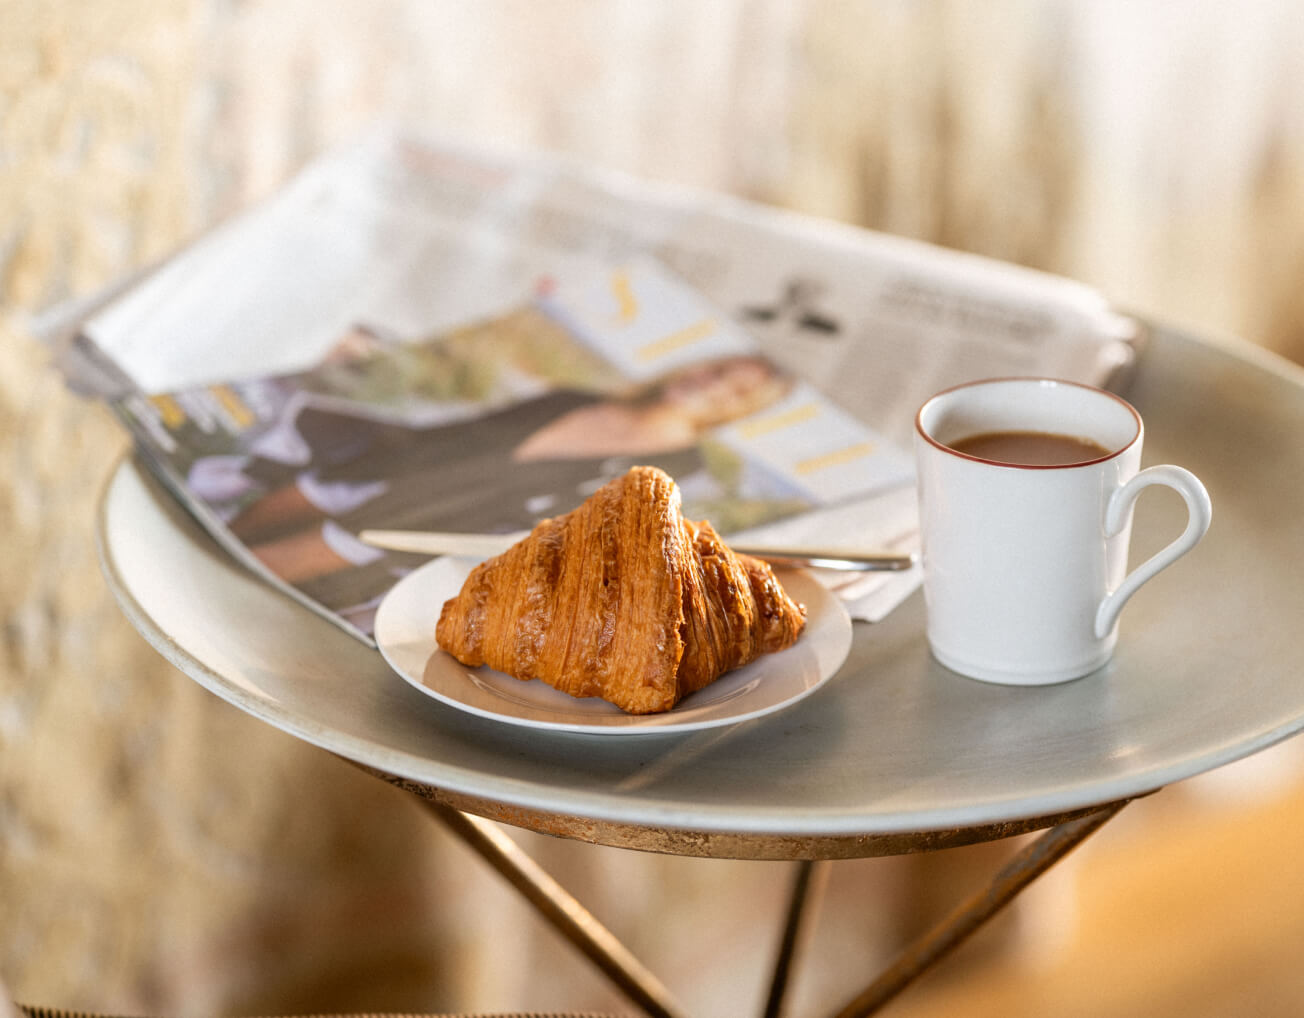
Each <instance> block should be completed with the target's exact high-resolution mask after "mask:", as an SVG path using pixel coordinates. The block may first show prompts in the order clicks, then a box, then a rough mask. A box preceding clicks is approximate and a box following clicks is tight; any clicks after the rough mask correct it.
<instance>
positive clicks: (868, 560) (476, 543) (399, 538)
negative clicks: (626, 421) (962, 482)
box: [358, 530, 915, 572]
mask: <svg viewBox="0 0 1304 1018" xmlns="http://www.w3.org/2000/svg"><path fill="white" fill-rule="evenodd" d="M528 534H529V531H528V530H520V531H516V532H514V533H509V534H456V533H448V532H443V531H434V530H364V531H363V532H362V533H361V534H359V535H358V536H359V537H360V538H361V539H362V540H363V541H364V542H365V543H367V544H370V545H372V546H373V547H376V548H388V549H389V550H390V551H406V552H414V553H416V554H418V555H468V556H471V557H473V558H490V557H491V556H493V555H501V554H502V553H503V552H505V551H506V550H507V549H508V548H510V547H511V546H512V545H513V544H515V543H516V542H517V541H519V540H521V539H522V538H523V537H525V536H526V535H528ZM727 543H728V545H729V547H730V548H732V549H733V550H734V551H736V552H741V553H742V554H744V555H751V556H753V557H754V558H759V559H764V560H765V561H766V562H769V563H770V564H771V565H776V566H796V567H801V566H813V567H815V568H818V569H841V570H845V571H848V572H901V571H902V570H905V569H909V568H910V567H911V566H913V565H914V564H915V557H914V556H913V555H897V554H892V553H890V552H859V551H854V550H848V549H831V548H778V547H772V546H768V545H753V544H747V543H745V542H743V543H735V542H733V541H729V542H727Z"/></svg>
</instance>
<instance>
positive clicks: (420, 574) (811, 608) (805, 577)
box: [373, 556, 853, 737]
mask: <svg viewBox="0 0 1304 1018" xmlns="http://www.w3.org/2000/svg"><path fill="white" fill-rule="evenodd" d="M450 561H451V562H453V563H454V568H456V569H458V570H459V571H460V570H461V568H462V565H465V566H466V567H467V571H468V572H469V570H470V568H471V567H472V566H474V565H475V564H476V563H477V562H479V561H481V560H480V559H474V558H466V557H458V556H441V557H439V558H436V559H432V560H431V561H429V562H426V563H424V564H422V565H421V566H419V567H417V568H416V569H414V570H413V571H412V572H411V573H409V574H408V575H406V576H404V577H403V578H402V579H401V580H399V582H398V583H396V584H395V585H394V586H393V587H392V588H390V590H389V591H388V592H387V593H386V594H385V596H384V598H383V599H382V600H381V603H380V605H379V606H378V608H377V609H376V617H375V625H374V628H373V635H374V637H375V641H376V646H377V649H378V650H379V651H380V654H381V657H382V658H383V659H384V661H385V663H386V664H387V665H388V666H389V668H390V670H391V671H393V672H394V673H395V674H397V675H398V676H399V677H400V678H401V679H403V681H404V682H406V683H407V684H408V685H410V686H412V687H414V688H416V689H417V690H419V691H420V692H422V693H423V694H425V695H426V696H428V697H431V698H433V699H434V700H436V701H437V702H439V703H441V704H444V705H445V706H447V707H450V708H452V709H455V710H460V711H463V712H465V713H468V714H472V715H474V716H476V717H480V718H484V719H485V720H488V721H493V722H497V723H500V724H508V725H513V726H515V727H518V728H527V729H532V730H535V731H540V732H557V733H566V734H579V735H592V736H625V737H628V736H644V735H648V736H650V735H672V734H677V733H681V732H695V731H703V730H706V729H711V728H722V727H727V726H730V725H735V724H741V723H742V722H744V721H751V720H755V719H757V718H761V717H765V716H767V715H769V714H774V713H777V712H778V711H781V710H784V709H786V708H788V707H790V706H793V705H794V704H796V703H798V702H800V701H801V700H804V699H805V698H806V697H808V696H810V695H811V694H813V693H814V692H816V691H817V690H818V689H820V688H821V687H823V686H824V685H825V684H827V683H828V682H829V681H830V680H831V679H832V678H833V677H834V676H835V675H836V674H837V673H838V672H839V671H840V670H841V668H842V666H843V664H844V663H845V662H846V660H847V657H848V656H849V655H850V652H851V646H852V638H853V631H852V622H851V616H850V613H848V611H847V609H846V606H845V605H843V603H842V601H841V600H840V599H839V598H838V596H837V595H836V594H835V593H833V592H832V591H830V590H828V589H827V588H826V587H824V586H823V585H822V584H821V583H820V582H819V581H818V580H817V579H816V578H815V576H814V575H813V574H812V573H810V571H809V570H805V569H775V575H776V576H778V577H779V581H780V583H781V584H783V585H784V588H785V590H788V591H789V594H790V596H792V597H793V599H794V600H796V601H799V602H802V603H804V604H805V606H806V611H807V622H806V630H805V631H804V632H803V634H802V638H807V639H808V640H809V639H811V638H814V637H815V636H816V635H818V637H819V638H821V639H822V640H825V641H829V644H828V646H827V649H826V650H825V652H824V653H823V654H821V653H820V647H821V645H820V644H817V646H816V647H815V648H810V645H809V642H808V643H807V644H806V647H807V648H808V649H811V652H813V653H815V654H816V668H817V670H818V671H819V675H818V677H817V678H816V679H815V681H813V682H809V683H806V684H804V685H803V686H802V687H801V688H798V689H796V690H795V691H794V692H793V693H792V694H791V695H789V696H787V697H784V698H782V699H778V700H776V701H774V702H771V703H768V704H767V705H765V706H763V707H757V708H755V709H752V710H748V711H745V712H742V713H738V714H725V715H714V716H710V717H706V718H698V719H696V720H678V721H676V720H667V719H670V718H673V717H674V715H675V712H676V711H679V710H682V709H683V707H684V704H685V702H687V700H689V699H691V697H692V696H696V695H698V694H699V693H704V692H707V691H708V690H711V689H712V688H713V687H714V686H715V683H712V684H711V685H709V686H707V687H705V688H704V689H702V690H699V691H698V693H694V694H690V696H689V697H686V698H685V700H684V701H681V702H680V703H679V704H678V705H676V706H675V707H674V708H672V709H671V710H669V711H665V712H662V713H659V714H645V715H634V714H625V713H624V712H621V713H620V714H609V713H607V712H606V711H605V710H604V712H603V716H605V717H608V718H610V719H611V720H610V722H609V723H592V722H586V721H581V720H573V721H562V720H556V721H551V720H545V719H538V718H529V717H525V716H522V715H513V714H509V713H504V712H498V711H494V710H491V709H489V708H484V707H480V706H478V705H476V704H471V703H467V702H466V701H464V700H460V699H458V698H456V697H454V696H451V695H445V694H444V693H443V692H441V691H440V690H438V689H435V688H434V687H432V686H430V685H428V684H427V683H426V682H425V681H424V673H425V669H424V668H423V670H422V674H421V675H413V674H412V673H411V672H409V670H408V669H407V668H406V667H405V665H404V664H403V663H401V662H400V661H398V660H396V657H397V654H396V650H395V646H394V643H393V641H389V640H386V639H385V638H384V637H383V636H382V627H385V626H387V625H388V624H389V622H390V620H391V618H392V616H393V615H394V613H395V612H397V611H401V610H402V607H403V606H406V601H405V599H406V598H408V597H409V596H411V592H412V591H413V590H415V589H418V588H419V587H420V585H421V584H422V583H424V582H428V577H429V576H430V575H431V574H432V573H434V572H436V571H438V570H439V569H441V568H443V569H446V568H447V567H448V563H449V562H450ZM431 603H432V604H433V603H434V599H432V601H431ZM816 610H818V613H819V614H818V616H816V614H815V613H816ZM435 617H436V616H435V615H434V613H433V612H432V613H431V620H432V622H431V633H430V645H431V647H432V648H433V649H434V651H436V652H440V651H439V649H438V647H437V646H435V638H434V622H433V620H434V618H435ZM813 626H814V627H817V630H818V632H815V631H814V630H813V628H812V627H813ZM801 646H802V645H801V642H800V639H799V641H798V643H797V644H794V645H793V646H792V647H788V648H785V649H784V650H782V651H778V652H776V653H775V655H774V656H770V657H768V658H767V657H765V656H763V657H762V658H758V659H757V660H756V661H753V662H751V663H749V664H747V665H744V666H743V667H742V668H738V669H734V670H733V671H731V672H729V673H726V675H724V676H721V677H720V678H719V679H717V680H716V682H727V681H729V680H738V679H740V678H742V677H743V676H744V675H745V674H746V673H747V672H748V670H749V669H754V668H756V667H757V666H760V667H763V668H767V669H768V668H773V667H774V666H775V661H776V660H777V659H778V658H779V657H781V656H782V655H783V654H788V653H790V652H792V651H795V650H798V649H799V648H800V647H801ZM441 653H446V652H441ZM449 660H450V661H453V662H454V665H456V667H457V668H462V669H465V668H466V666H464V665H461V664H459V663H457V662H456V659H455V658H452V657H451V656H449ZM428 664H429V662H428V661H427V667H428ZM482 667H484V668H488V666H482ZM467 670H470V669H467ZM490 671H493V670H492V669H490ZM493 674H494V675H503V674H504V673H501V672H493ZM507 677H508V678H511V677H510V676H507ZM512 681H514V682H515V681H519V680H516V679H514V678H513V679H512ZM532 681H535V682H541V681H542V680H537V679H536V680H532ZM549 688H551V687H549ZM560 695H563V696H565V695H567V694H565V693H561V694H560ZM575 699H576V702H577V703H579V702H582V701H581V700H580V699H579V698H575ZM592 699H596V698H592ZM601 702H603V703H605V701H601ZM595 706H596V705H595ZM706 706H708V705H703V706H702V707H701V708H698V709H705V708H706ZM616 709H617V710H619V708H616ZM681 717H682V715H681Z"/></svg>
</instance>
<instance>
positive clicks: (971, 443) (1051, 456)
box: [948, 431, 1109, 467]
mask: <svg viewBox="0 0 1304 1018" xmlns="http://www.w3.org/2000/svg"><path fill="white" fill-rule="evenodd" d="M948 444H949V445H950V447H951V448H952V449H954V450H955V451H956V452H962V453H964V454H965V455H966V456H977V457H978V458H979V459H985V460H994V461H996V462H997V463H1011V464H1014V465H1017V466H1029V467H1053V466H1064V465H1066V464H1069V463H1084V462H1086V461H1088V460H1097V459H1100V458H1101V457H1102V456H1108V455H1109V450H1108V449H1106V448H1105V447H1104V446H1102V445H1099V444H1097V443H1096V442H1093V441H1091V439H1089V438H1079V437H1077V436H1075V435H1056V434H1052V433H1050V432H1045V431H988V432H984V433H982V434H979V435H969V436H967V437H965V438H961V439H958V440H957V441H954V442H950V443H948Z"/></svg>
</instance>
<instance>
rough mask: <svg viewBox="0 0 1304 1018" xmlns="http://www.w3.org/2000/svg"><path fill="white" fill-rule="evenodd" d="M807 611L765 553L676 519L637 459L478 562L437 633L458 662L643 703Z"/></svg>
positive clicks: (668, 693) (672, 493)
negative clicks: (745, 550) (573, 505)
mask: <svg viewBox="0 0 1304 1018" xmlns="http://www.w3.org/2000/svg"><path fill="white" fill-rule="evenodd" d="M805 625H806V610H805V608H804V606H802V605H799V604H796V603H795V602H793V601H792V600H791V599H790V598H789V597H788V595H787V594H786V593H785V592H784V590H783V588H782V586H780V584H779V581H778V579H777V578H776V577H775V575H774V571H773V570H772V569H771V568H770V566H769V564H768V563H765V562H762V561H760V560H759V559H755V558H751V557H750V556H747V555H738V554H735V553H734V552H733V551H731V550H730V549H729V548H728V547H726V545H725V543H724V542H723V541H722V540H721V539H720V537H719V535H717V534H716V532H715V530H714V529H713V528H712V527H711V524H710V523H707V522H706V521H702V522H700V523H693V522H691V521H689V520H685V519H684V518H683V514H682V511H681V503H680V494H679V489H678V487H676V485H675V483H674V481H672V480H671V479H670V477H668V476H667V475H666V474H665V473H663V472H662V471H661V470H658V469H656V468H655V467H634V468H633V469H631V470H630V471H629V472H628V473H627V474H625V475H624V476H623V477H619V478H617V479H616V480H614V481H611V482H609V483H608V484H606V485H604V486H603V487H601V488H599V489H598V490H597V491H596V492H594V494H593V495H592V496H590V497H589V499H588V500H587V501H586V502H584V504H583V505H581V506H579V508H577V509H574V510H573V511H571V512H569V513H567V514H565V515H563V516H558V517H555V518H553V519H548V520H544V521H543V522H541V523H539V524H538V525H537V526H536V527H535V528H534V530H533V531H531V532H530V534H529V535H528V536H527V537H525V538H523V539H522V540H521V541H519V542H517V543H516V544H515V545H513V546H512V547H511V548H509V549H508V550H507V551H506V552H504V553H503V554H501V555H499V556H497V557H496V558H492V559H489V560H488V561H486V562H483V563H481V564H480V565H478V566H476V568H475V569H474V570H473V571H472V572H471V574H470V575H469V576H468V577H467V579H466V582H465V583H464V584H463V586H462V589H461V591H460V592H459V593H458V594H457V596H456V597H453V598H451V599H449V600H448V601H447V602H445V604H444V606H443V609H442V611H441V612H440V615H439V623H438V626H437V627H436V631H435V636H436V640H437V642H438V644H439V646H440V647H442V648H443V649H444V650H446V651H447V652H448V653H450V654H452V655H453V657H455V658H457V660H458V661H460V662H462V664H464V665H468V666H471V667H478V666H479V665H482V664H488V665H489V666H490V667H492V668H495V669H497V670H498V671H500V672H505V673H507V674H508V675H514V676H515V677H516V678H518V679H542V680H543V681H544V682H546V683H547V684H548V685H550V686H554V687H556V688H557V689H560V690H562V691H563V692H566V693H569V694H570V695H572V696H577V697H588V696H598V697H602V698H603V699H604V700H608V701H610V702H611V703H614V704H615V705H616V706H617V707H620V708H621V709H622V710H625V711H627V712H629V713H631V714H652V713H657V712H660V711H667V710H670V708H672V707H674V706H675V704H677V703H678V702H679V701H680V700H681V699H682V698H683V697H685V696H687V695H688V694H689V693H692V692H695V691H696V690H699V689H701V688H703V687H704V686H706V685H708V684H709V683H711V682H714V681H715V680H716V679H717V678H719V677H720V676H721V675H723V674H724V673H725V672H727V671H729V670H730V669H733V668H739V667H741V666H742V665H745V664H747V663H749V662H751V661H753V660H755V659H756V658H757V657H759V656H760V655H761V654H763V653H768V652H771V651H777V650H782V649H783V648H785V647H788V646H790V645H791V644H792V643H794V642H795V641H796V639H797V637H798V636H799V635H800V634H801V631H802V629H803V628H804V627H805Z"/></svg>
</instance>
